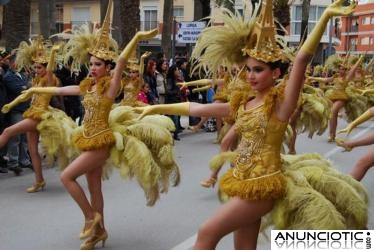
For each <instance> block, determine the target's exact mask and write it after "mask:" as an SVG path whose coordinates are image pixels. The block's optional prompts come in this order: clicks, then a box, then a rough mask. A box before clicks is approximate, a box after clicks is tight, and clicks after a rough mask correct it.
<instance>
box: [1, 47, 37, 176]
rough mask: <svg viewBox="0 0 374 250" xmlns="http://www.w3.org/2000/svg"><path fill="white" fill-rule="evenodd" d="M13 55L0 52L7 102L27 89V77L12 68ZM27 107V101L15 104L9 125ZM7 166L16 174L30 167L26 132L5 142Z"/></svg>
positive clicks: (16, 121)
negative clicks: (0, 53)
mask: <svg viewBox="0 0 374 250" xmlns="http://www.w3.org/2000/svg"><path fill="white" fill-rule="evenodd" d="M14 59H15V55H13V54H10V53H8V52H4V53H2V56H1V59H0V66H1V68H2V69H3V76H2V81H3V84H4V86H5V88H6V91H7V102H8V103H9V102H11V101H13V100H14V99H15V98H16V97H17V96H18V95H20V94H21V92H22V91H23V90H26V89H27V86H28V80H27V78H26V77H25V76H24V75H22V74H21V73H19V72H16V71H15V69H14ZM28 107H29V102H23V103H20V104H18V105H17V106H15V107H14V108H13V109H12V110H11V111H10V112H9V113H8V119H9V126H11V125H13V124H16V123H18V122H19V121H21V120H23V117H22V114H23V112H24V111H25V110H26V109H27V108H28ZM7 145H8V146H7V156H8V162H7V168H8V169H9V170H11V171H13V172H14V173H15V174H16V175H20V173H21V172H22V168H31V169H32V164H31V160H30V156H29V154H28V147H27V139H26V134H25V133H23V134H19V135H16V136H13V137H12V138H11V139H10V140H9V141H8V144H7Z"/></svg>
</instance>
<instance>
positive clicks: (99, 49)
mask: <svg viewBox="0 0 374 250" xmlns="http://www.w3.org/2000/svg"><path fill="white" fill-rule="evenodd" d="M112 6H113V1H112V0H109V2H108V7H107V10H106V15H105V18H104V22H103V25H102V28H101V29H100V31H99V36H98V37H97V39H96V40H95V43H96V44H95V46H94V47H93V48H89V49H88V53H90V54H91V55H93V56H95V57H97V58H100V59H102V60H105V61H114V60H115V59H116V57H117V53H116V52H115V51H113V50H111V48H110V42H109V41H110V14H111V11H112Z"/></svg>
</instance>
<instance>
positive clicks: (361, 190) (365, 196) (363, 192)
mask: <svg viewBox="0 0 374 250" xmlns="http://www.w3.org/2000/svg"><path fill="white" fill-rule="evenodd" d="M328 174H329V175H332V176H334V177H336V178H339V179H341V180H342V181H344V182H346V183H348V184H349V185H350V186H351V187H353V188H354V189H355V190H356V192H357V193H358V195H360V198H361V199H362V200H363V201H364V202H365V204H367V205H368V204H369V193H368V190H367V189H366V188H365V186H364V185H363V184H362V183H361V182H359V181H357V180H355V179H354V178H352V176H350V175H344V174H341V173H340V172H338V171H337V170H336V169H334V168H331V169H329V172H328Z"/></svg>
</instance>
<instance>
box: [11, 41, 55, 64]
mask: <svg viewBox="0 0 374 250" xmlns="http://www.w3.org/2000/svg"><path fill="white" fill-rule="evenodd" d="M51 45H52V43H51V42H50V41H49V40H44V39H43V37H42V36H38V37H36V38H35V39H30V40H29V41H28V42H26V41H22V42H21V43H20V44H19V46H18V48H17V49H16V53H17V55H16V61H15V63H16V65H17V68H18V69H19V70H20V69H22V68H25V69H29V68H30V67H31V65H32V64H33V63H34V62H36V63H41V64H46V63H48V60H49V54H50V51H49V50H50V47H51Z"/></svg>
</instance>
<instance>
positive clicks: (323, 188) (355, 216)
mask: <svg viewBox="0 0 374 250" xmlns="http://www.w3.org/2000/svg"><path fill="white" fill-rule="evenodd" d="M300 171H302V172H303V174H304V176H305V177H306V179H307V181H308V182H309V184H310V185H312V186H313V188H314V189H315V190H317V191H318V192H320V193H321V194H323V196H324V197H326V198H327V199H328V200H329V201H331V202H332V203H333V204H334V206H335V207H336V208H337V209H338V211H339V212H340V213H341V214H342V215H343V216H344V217H345V218H346V220H347V223H346V224H347V226H350V227H351V228H349V229H364V228H365V227H366V225H367V222H368V214H367V213H368V207H367V204H365V202H364V200H363V199H361V197H360V195H359V194H358V193H357V192H356V190H355V189H354V188H353V187H352V186H350V185H349V183H346V182H344V181H343V180H342V179H339V178H337V177H335V176H332V175H329V174H328V173H324V172H323V170H322V169H319V168H315V167H305V168H302V169H300ZM348 221H350V223H348Z"/></svg>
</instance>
